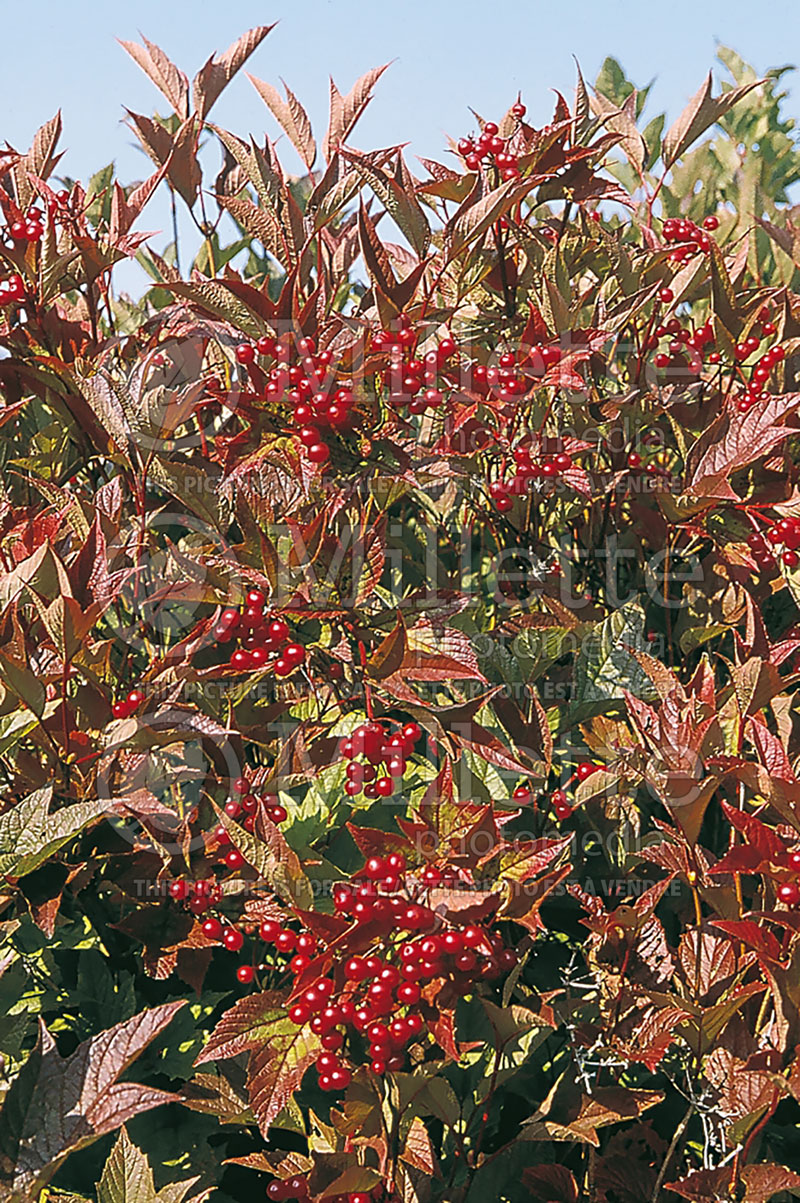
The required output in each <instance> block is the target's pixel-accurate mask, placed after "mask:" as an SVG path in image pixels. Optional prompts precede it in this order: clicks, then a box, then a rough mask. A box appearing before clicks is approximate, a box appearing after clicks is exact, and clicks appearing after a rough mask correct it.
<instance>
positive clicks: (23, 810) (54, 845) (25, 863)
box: [0, 786, 106, 877]
mask: <svg viewBox="0 0 800 1203" xmlns="http://www.w3.org/2000/svg"><path fill="white" fill-rule="evenodd" d="M52 797H53V787H52V786H47V787H46V788H45V789H40V790H37V791H36V792H35V793H33V794H29V795H28V797H27V798H23V800H22V801H21V802H20V803H18V804H17V805H16V806H14V807H12V808H11V809H10V810H7V811H6V812H5V814H3V815H0V873H2V874H5V876H7V877H23V876H24V875H25V874H26V873H32V872H33V870H34V869H36V868H38V866H39V865H41V864H43V863H44V862H45V861H46V860H49V859H50V857H51V856H54V855H55V853H56V852H58V850H59V849H60V848H62V847H63V846H64V844H66V843H68V842H69V840H71V839H72V838H73V837H74V836H76V835H77V834H78V832H80V831H83V829H84V827H87V826H88V825H89V824H90V823H92V822H93V821H94V820H95V819H98V818H100V816H101V815H103V814H104V813H105V810H106V806H105V803H103V802H100V801H98V800H93V801H90V802H76V803H75V804H74V805H73V806H65V807H62V808H61V810H56V811H54V812H53V813H52V814H51V813H49V808H50V802H51V800H52Z"/></svg>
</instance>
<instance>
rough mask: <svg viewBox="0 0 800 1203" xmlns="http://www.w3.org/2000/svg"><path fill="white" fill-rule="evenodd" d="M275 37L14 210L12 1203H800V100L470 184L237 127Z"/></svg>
mask: <svg viewBox="0 0 800 1203" xmlns="http://www.w3.org/2000/svg"><path fill="white" fill-rule="evenodd" d="M269 33H270V28H269V27H261V28H258V29H255V30H251V31H250V32H249V33H247V34H245V35H244V36H243V37H242V38H241V39H240V40H239V41H238V42H236V43H235V44H234V46H232V47H231V48H230V49H229V50H228V51H227V52H226V53H225V54H224V55H222V56H218V57H216V58H213V59H211V60H209V62H208V63H207V64H206V65H205V66H204V67H203V68H202V70H201V71H200V72H199V73H198V75H197V76H196V77H195V79H194V80H193V81H191V83H190V81H189V80H188V79H187V77H186V76H185V75H184V74H183V72H182V71H181V70H179V68H177V67H176V66H174V65H173V64H172V63H171V62H170V60H169V59H168V58H167V56H166V55H165V54H164V53H163V52H162V51H161V50H160V49H159V48H158V47H157V46H155V45H153V44H152V43H150V42H148V41H147V40H146V39H145V40H144V42H143V44H142V45H138V44H133V43H125V44H124V45H125V49H126V50H127V52H128V53H129V54H130V55H132V56H133V58H134V59H135V60H136V62H137V63H138V64H139V66H140V67H142V69H143V70H144V71H145V72H146V73H147V75H148V76H149V77H150V79H151V80H152V81H153V83H154V85H155V86H156V87H157V88H158V90H159V92H160V94H161V96H160V99H159V104H160V105H161V109H162V112H161V114H160V115H155V116H153V117H148V116H145V115H142V114H137V113H129V125H130V128H131V130H132V131H133V133H134V134H135V135H136V137H137V138H138V139H139V141H140V143H141V146H142V148H143V151H144V152H145V153H146V155H147V156H148V157H149V160H150V161H151V165H152V172H151V174H150V175H149V176H148V178H147V179H145V180H144V181H143V182H141V183H137V184H135V185H134V186H124V185H122V184H121V183H120V182H119V181H118V180H117V179H116V178H115V174H114V169H113V167H112V166H109V167H107V168H105V169H104V170H102V171H100V172H99V173H98V174H97V175H96V176H95V177H94V178H93V179H92V180H91V181H90V182H89V183H88V185H87V186H86V187H84V186H82V185H81V184H80V183H78V182H75V181H72V180H69V179H65V178H64V177H63V176H62V175H61V174H60V171H59V161H60V151H59V141H60V136H61V121H60V117H59V116H56V117H55V118H54V119H53V120H52V121H50V122H48V123H47V124H46V125H45V126H44V127H43V128H42V129H40V130H39V132H38V133H37V135H36V137H35V139H34V141H33V145H32V147H31V149H30V150H29V151H27V153H21V152H17V151H15V150H12V149H8V150H6V151H5V152H3V153H2V155H0V206H1V207H2V213H3V221H4V241H3V242H2V244H1V245H0V267H1V274H0V346H1V347H2V357H0V392H1V393H2V406H1V407H0V425H1V426H2V436H1V437H0V455H2V465H3V475H2V491H1V492H0V771H1V772H2V779H3V790H2V800H1V802H0V868H1V869H2V887H1V892H0V900H1V901H2V917H1V918H0V925H1V926H2V932H1V933H0V934H1V935H2V952H1V953H0V973H1V974H2V976H0V999H2V1004H3V1005H2V1016H1V1017H0V1050H1V1051H2V1058H3V1060H2V1074H3V1084H4V1089H5V1093H4V1099H3V1107H2V1112H0V1181H2V1197H3V1199H8V1200H9V1201H10V1203H21V1201H22V1200H33V1199H40V1198H43V1197H44V1198H48V1197H49V1198H52V1199H58V1198H60V1199H62V1200H64V1203H66V1200H67V1198H69V1199H70V1200H75V1199H89V1198H90V1199H93V1200H95V1199H96V1200H97V1201H98V1203H154V1201H155V1200H158V1201H161V1203H180V1201H181V1200H200V1199H203V1198H206V1197H207V1196H209V1195H210V1196H211V1197H212V1198H214V1199H219V1200H221V1201H224V1200H238V1199H245V1198H248V1199H249V1198H251V1197H252V1192H253V1191H255V1192H257V1196H258V1197H264V1195H266V1197H267V1198H268V1199H272V1200H281V1199H311V1200H327V1201H329V1203H334V1201H335V1200H340V1201H343V1200H349V1201H350V1203H367V1201H368V1200H373V1201H374V1203H381V1201H384V1203H399V1201H402V1203H436V1201H443V1203H478V1200H497V1201H498V1203H500V1201H503V1203H520V1201H522V1200H541V1201H543V1203H547V1201H552V1200H556V1199H557V1200H560V1201H561V1203H577V1200H578V1199H587V1200H592V1201H595V1200H597V1201H600V1203H650V1201H656V1200H660V1199H671V1198H672V1199H675V1198H686V1199H691V1200H698V1201H699V1200H712V1199H732V1198H740V1199H746V1200H748V1201H752V1203H757V1201H761V1200H767V1199H770V1198H773V1197H781V1198H788V1197H790V1196H791V1194H792V1192H795V1193H796V1192H797V1190H798V1188H800V1174H798V1173H797V1172H795V1170H794V1169H792V1168H791V1167H792V1165H794V1166H798V1165H800V1141H799V1140H798V1135H797V1109H796V1107H797V1104H796V1100H797V1099H798V1098H800V1070H799V1069H798V1063H797V1061H796V1058H795V1054H796V1049H797V1048H798V1044H799V1043H800V1016H799V1015H798V1006H800V992H799V990H798V964H799V963H800V961H799V959H798V958H800V885H799V884H798V882H799V880H800V810H799V809H798V807H799V806H800V782H799V781H798V778H797V775H796V768H797V758H798V752H799V751H800V747H798V740H797V717H796V709H797V708H796V705H795V699H796V697H797V685H798V681H800V626H796V625H795V623H796V620H797V607H798V605H799V604H800V556H799V555H798V552H799V551H800V490H798V485H797V475H798V473H797V467H796V459H797V453H798V442H797V441H796V436H797V434H798V432H799V431H800V425H799V424H798V416H797V415H798V409H800V391H798V390H797V384H796V373H797V363H798V359H797V350H798V347H799V346H800V293H799V292H798V291H796V290H797V289H798V285H799V284H800V281H799V280H798V271H799V270H800V242H799V241H798V238H799V237H800V236H799V235H798V226H797V225H796V224H795V221H796V219H795V217H794V212H793V210H792V208H791V204H790V189H791V186H792V185H793V184H794V183H795V182H796V181H797V179H798V177H799V176H800V155H798V153H797V151H796V148H795V141H794V134H793V131H792V125H791V122H789V121H787V120H786V119H785V117H784V116H783V112H782V101H783V99H784V97H783V93H782V92H781V91H780V88H781V79H782V75H783V72H782V71H773V72H770V73H768V74H767V76H766V77H764V78H763V79H759V78H757V77H756V75H755V74H754V72H753V71H752V70H751V69H750V68H749V67H748V66H747V64H746V63H744V62H743V61H741V60H740V59H739V58H738V57H737V56H736V55H734V54H733V53H732V52H730V51H727V50H723V51H722V52H721V54H720V57H721V59H722V62H723V64H724V67H725V68H726V69H727V71H728V73H729V75H730V77H731V81H732V82H730V83H723V85H722V91H721V92H719V93H718V94H715V90H714V88H713V87H712V80H711V76H710V75H709V78H708V80H707V81H706V82H705V83H704V84H703V85H702V87H701V88H700V89H699V91H698V92H697V94H696V95H695V97H694V98H693V99H692V100H691V101H690V103H689V105H688V106H687V108H686V110H685V111H684V112H683V113H682V114H681V115H680V116H679V117H678V118H677V120H675V121H674V123H672V124H671V125H668V124H667V122H666V121H665V119H664V117H663V116H658V117H655V118H654V119H653V120H651V121H649V123H648V124H646V125H645V124H644V123H643V122H642V120H641V114H642V111H643V108H644V105H645V101H646V99H647V91H648V90H647V89H641V90H637V89H636V88H635V87H634V86H633V84H631V83H630V82H629V81H628V80H627V79H626V78H625V76H624V74H623V72H622V70H621V68H620V67H619V65H618V64H617V63H616V62H615V61H614V60H611V59H609V60H607V61H606V63H605V65H604V67H603V69H602V72H601V74H600V76H599V78H598V79H597V81H596V84H595V86H594V87H589V86H587V85H586V84H585V83H584V80H583V78H582V77H581V75H580V73H579V74H578V81H577V87H576V92H575V97H574V101H573V102H571V103H568V102H567V101H566V100H565V99H564V98H563V97H562V96H561V95H557V100H556V106H555V112H554V114H553V118H552V121H551V122H550V123H549V124H547V125H545V126H544V127H542V128H538V127H535V126H534V125H533V124H530V123H529V116H528V113H527V111H526V108H525V105H524V104H523V103H522V100H521V99H520V98H516V99H515V98H514V97H513V96H512V97H510V98H509V103H510V107H509V110H508V112H507V113H506V114H504V115H499V114H496V115H493V116H494V120H491V119H490V118H487V117H483V116H480V115H478V114H475V115H474V120H473V121H472V124H473V127H474V128H473V130H472V132H471V133H466V132H463V136H462V133H461V132H459V131H456V134H455V137H454V139H453V141H452V142H451V143H450V145H449V146H448V147H447V148H446V149H445V150H444V151H443V155H442V159H443V161H442V162H439V161H432V160H428V159H423V160H420V161H416V160H412V159H411V158H410V157H409V155H408V153H407V151H406V148H404V147H400V146H389V147H383V148H380V149H377V150H368V151H364V150H360V149H357V146H356V139H357V137H358V133H357V123H358V121H359V118H360V117H361V115H362V113H363V112H364V110H365V108H366V106H367V105H368V104H369V101H370V98H371V96H372V93H373V89H374V88H375V87H376V85H379V79H380V76H381V74H382V73H383V71H384V70H385V68H383V67H380V68H377V69H375V70H372V71H369V72H368V73H367V74H366V75H365V76H363V77H362V78H361V79H360V80H358V81H357V83H355V85H354V86H353V87H352V88H351V89H350V91H348V92H346V93H342V92H340V91H339V89H338V88H337V87H336V85H335V84H333V83H331V101H330V121H329V124H328V128H327V131H326V132H325V134H324V137H323V138H322V139H321V141H320V140H319V139H318V135H317V134H315V132H314V131H313V130H312V127H311V123H310V121H309V119H308V117H307V115H306V112H305V110H304V109H303V107H302V104H301V102H300V101H299V100H298V99H297V98H296V97H295V95H294V94H293V93H292V92H291V91H290V90H289V88H288V87H284V90H283V91H282V92H281V91H279V90H277V89H276V88H275V87H273V86H272V85H271V84H269V83H267V82H265V81H262V80H260V79H258V78H255V77H253V76H250V80H251V82H252V84H253V86H254V88H255V92H256V93H257V94H258V97H260V100H258V101H255V97H254V101H255V103H257V104H258V105H260V104H261V103H262V102H263V103H264V104H265V105H266V108H267V110H269V115H267V113H266V111H265V112H264V118H265V120H266V121H267V122H268V123H269V125H270V128H272V129H274V130H276V131H277V130H279V131H280V134H279V137H278V142H277V145H276V143H275V142H273V141H272V140H271V139H269V138H266V139H258V138H243V137H240V136H238V135H237V134H234V133H231V132H229V131H227V130H225V129H222V128H220V127H219V126H218V125H217V124H216V123H215V120H214V111H213V106H214V104H215V102H216V100H217V98H218V96H219V95H220V93H221V92H222V90H223V89H224V88H225V87H226V86H227V84H228V83H229V82H230V80H231V79H232V77H233V76H234V75H235V74H236V73H237V72H239V71H240V70H242V69H243V67H244V65H245V63H246V62H247V60H248V59H249V57H250V56H251V54H252V53H253V52H254V51H255V50H256V49H257V47H258V46H259V45H260V43H261V42H262V41H263V39H264V38H265V37H266V36H267V35H268V34H269ZM165 114H166V115H165ZM256 120H257V124H259V125H261V119H260V118H259V117H257V118H256ZM471 120H472V119H471ZM279 155H280V156H281V157H282V158H283V160H284V164H285V163H290V164H293V165H294V171H293V172H290V171H289V169H288V167H287V166H285V165H282V162H281V157H279ZM301 165H302V166H301ZM155 194H158V195H159V196H160V197H162V198H164V199H166V200H167V201H168V203H169V204H171V205H172V206H173V213H174V214H175V215H176V224H175V229H176V231H177V229H178V219H177V214H178V212H179V210H184V211H185V212H186V213H188V214H189V215H190V219H191V222H192V223H193V226H192V228H193V230H194V231H195V233H196V239H195V242H194V247H193V249H194V250H195V251H196V254H195V256H194V259H193V262H192V263H191V266H188V267H187V264H186V258H187V255H188V253H189V252H188V249H187V246H186V245H185V239H184V245H183V246H180V247H179V246H178V243H177V234H176V241H173V242H172V243H171V244H170V245H169V246H168V247H166V249H164V248H163V244H161V245H162V253H159V252H158V251H157V250H156V249H155V246H154V236H152V235H148V234H146V233H144V232H142V230H141V227H142V225H143V222H144V223H146V216H145V218H142V216H141V214H142V211H143V210H144V208H145V206H146V205H147V204H148V202H149V201H150V200H151V198H152V197H153V196H154V195H155ZM181 220H183V218H181ZM131 258H135V260H136V261H137V262H138V263H139V265H140V266H141V268H143V269H144V270H145V271H146V272H147V273H148V275H149V276H150V278H151V280H152V286H150V287H149V288H148V289H147V291H146V293H145V295H144V296H143V297H142V298H141V299H138V300H134V299H132V298H131V297H130V296H128V295H126V294H124V293H122V292H120V290H119V289H118V288H117V287H115V286H114V284H113V277H114V270H115V268H116V266H117V265H118V264H120V263H122V262H123V261H125V260H130V259H131ZM182 260H183V262H182ZM43 1191H44V1192H45V1194H44V1195H42V1192H43Z"/></svg>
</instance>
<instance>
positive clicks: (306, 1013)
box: [289, 1003, 311, 1027]
mask: <svg viewBox="0 0 800 1203" xmlns="http://www.w3.org/2000/svg"><path fill="white" fill-rule="evenodd" d="M289 1018H290V1019H291V1021H292V1023H296V1024H297V1026H298V1027H302V1026H303V1024H306V1023H308V1021H309V1019H310V1018H311V1008H310V1007H308V1006H306V1004H305V1003H295V1005H294V1006H293V1007H291V1008H290V1010H289Z"/></svg>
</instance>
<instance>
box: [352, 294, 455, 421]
mask: <svg viewBox="0 0 800 1203" xmlns="http://www.w3.org/2000/svg"><path fill="white" fill-rule="evenodd" d="M396 324H397V329H396V330H391V329H383V330H379V331H378V333H377V334H376V335H375V336H374V337H373V339H372V343H371V350H372V351H374V352H377V353H378V354H382V355H387V354H388V357H389V362H388V364H387V366H386V371H385V384H386V389H387V392H388V394H389V401H390V403H391V404H392V405H393V406H394V407H395V408H396V409H403V408H405V407H406V406H407V407H408V412H409V413H410V414H415V415H419V414H424V413H425V412H426V411H428V410H436V409H440V408H441V406H442V405H443V404H444V393H443V392H442V388H441V386H442V385H444V386H445V387H452V386H453V385H455V384H457V383H458V381H457V377H456V376H455V375H454V374H453V373H452V372H449V371H448V369H447V362H448V360H450V359H451V358H452V357H453V355H455V353H456V344H455V342H454V341H453V339H452V338H450V336H449V335H447V334H446V335H444V337H442V338H441V339H439V342H438V343H437V345H436V346H435V347H432V348H431V349H430V350H428V351H427V352H426V353H425V355H424V356H423V357H422V358H420V357H419V356H418V355H417V354H416V348H417V343H418V341H419V337H418V334H417V331H416V330H414V329H413V327H412V325H411V321H410V319H409V318H408V317H407V316H406V314H404V313H401V314H400V315H399V317H398V319H397V323H396ZM440 377H441V379H440Z"/></svg>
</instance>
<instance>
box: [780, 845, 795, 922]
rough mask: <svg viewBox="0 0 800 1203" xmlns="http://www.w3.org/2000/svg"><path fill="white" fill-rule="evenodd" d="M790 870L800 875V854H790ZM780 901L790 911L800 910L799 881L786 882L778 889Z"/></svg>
mask: <svg viewBox="0 0 800 1203" xmlns="http://www.w3.org/2000/svg"><path fill="white" fill-rule="evenodd" d="M788 860H789V866H788V867H789V868H790V869H793V870H794V871H795V873H800V852H790V853H789V857H788ZM776 892H777V897H778V901H779V902H782V903H783V904H784V906H787V907H788V908H789V910H791V911H795V910H798V909H800V884H798V882H797V881H784V882H782V883H781V885H779V886H778V889H777V891H776Z"/></svg>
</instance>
